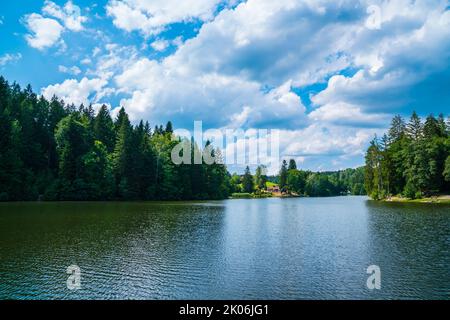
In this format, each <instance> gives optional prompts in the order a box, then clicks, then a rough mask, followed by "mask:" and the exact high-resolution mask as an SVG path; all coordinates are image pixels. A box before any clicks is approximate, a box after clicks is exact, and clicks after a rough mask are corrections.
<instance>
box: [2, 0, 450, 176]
mask: <svg viewBox="0 0 450 320" xmlns="http://www.w3.org/2000/svg"><path fill="white" fill-rule="evenodd" d="M448 8H449V2H448V1H447V0H446V1H441V0H431V1H429V0H427V1H420V0H418V1H410V0H396V1H364V0H361V1H345V0H344V1H339V2H336V1H331V0H315V1H312V0H304V1H294V0H280V1H271V0H249V1H236V0H184V1H182V2H180V1H177V0H101V1H95V2H94V1H87V0H73V1H66V0H63V1H57V0H55V1H44V0H21V1H20V5H18V4H17V3H14V2H5V3H3V4H2V8H1V11H0V39H1V41H0V74H1V75H3V76H5V77H6V78H7V79H9V80H10V81H17V82H18V83H19V84H21V85H26V84H28V83H30V84H31V85H32V86H33V88H34V90H35V91H37V92H38V93H40V94H43V95H44V96H46V97H51V96H52V95H54V94H56V95H58V96H59V97H61V98H63V99H64V100H65V101H66V102H69V103H75V104H80V103H85V104H87V103H93V104H94V106H98V105H100V104H102V103H105V104H108V105H109V106H110V107H111V110H112V112H113V113H114V112H116V110H117V107H118V106H120V105H122V106H124V107H125V108H126V109H127V112H128V113H129V114H130V116H131V118H132V119H133V120H138V119H141V118H143V119H146V120H149V121H150V122H151V123H152V124H153V125H154V124H159V123H165V122H167V121H168V120H172V121H173V122H174V125H175V126H176V127H182V128H187V129H191V128H192V127H193V122H194V120H202V121H203V124H204V127H206V128H243V129H249V128H265V129H272V128H276V129H280V130H281V154H282V155H283V156H284V157H294V158H296V159H297V162H298V163H299V166H300V167H303V168H306V169H312V170H332V169H341V168H346V167H355V166H358V165H361V164H363V161H364V160H363V154H364V150H365V149H366V147H367V144H368V142H369V141H370V139H371V138H372V137H373V136H374V134H382V133H383V132H384V131H385V130H386V127H387V126H388V125H389V121H390V118H391V117H392V116H393V115H395V114H401V115H404V116H405V117H407V116H408V115H409V114H410V113H411V112H412V111H413V110H417V111H418V112H419V114H421V115H426V114H428V113H434V114H438V113H444V114H445V115H448V110H449V107H450V11H449V9H448Z"/></svg>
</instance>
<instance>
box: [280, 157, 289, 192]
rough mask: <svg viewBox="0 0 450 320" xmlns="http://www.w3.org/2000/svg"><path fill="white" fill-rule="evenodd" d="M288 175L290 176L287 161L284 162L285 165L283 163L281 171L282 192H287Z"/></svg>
mask: <svg viewBox="0 0 450 320" xmlns="http://www.w3.org/2000/svg"><path fill="white" fill-rule="evenodd" d="M287 174H288V169H287V162H286V160H283V163H282V165H281V169H280V190H282V191H286V187H287Z"/></svg>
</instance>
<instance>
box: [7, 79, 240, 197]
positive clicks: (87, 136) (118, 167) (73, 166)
mask: <svg viewBox="0 0 450 320" xmlns="http://www.w3.org/2000/svg"><path fill="white" fill-rule="evenodd" d="M178 142H179V140H177V138H176V137H175V136H174V135H173V126H172V123H171V122H168V123H167V125H166V127H165V129H163V126H156V128H155V131H154V132H151V130H150V126H149V124H148V123H145V124H144V123H143V122H142V121H141V122H140V123H139V124H138V125H136V126H134V125H132V124H131V122H130V120H129V118H128V115H127V114H126V112H125V110H124V109H123V108H122V109H121V110H120V112H119V114H118V116H117V118H116V120H115V121H114V122H113V120H112V119H111V116H110V114H109V111H108V108H107V107H106V106H102V107H101V108H100V110H99V112H98V113H97V114H96V115H95V113H94V110H93V108H92V106H88V107H84V106H83V105H81V106H80V107H79V108H77V107H75V106H73V105H65V104H64V102H62V101H60V100H58V98H56V97H53V98H52V99H51V101H47V100H46V99H45V98H43V97H40V98H37V96H36V95H35V94H34V93H33V92H32V90H31V88H30V87H27V88H26V89H25V90H21V89H20V87H19V86H18V85H17V84H13V85H10V84H9V83H8V82H7V81H6V80H5V79H4V78H3V77H0V201H13V200H14V201H16V200H38V199H41V200H189V199H224V198H227V197H228V196H229V195H230V193H231V191H236V190H231V188H232V184H231V183H230V179H231V177H230V175H229V174H228V172H227V170H226V167H225V165H224V164H222V163H221V161H218V162H216V163H214V164H212V165H207V164H206V163H201V164H196V165H194V164H192V165H191V164H180V165H175V164H174V163H173V162H172V161H171V157H170V155H171V150H172V149H173V147H174V146H175V145H176V144H177V143H178ZM206 147H208V146H205V148H206ZM192 151H195V152H196V153H197V154H198V153H202V152H203V151H202V150H200V148H199V147H198V146H197V145H196V144H194V143H192ZM212 153H213V154H214V156H215V157H216V158H217V159H219V160H220V159H221V155H220V152H219V151H218V150H212ZM239 191H240V190H239Z"/></svg>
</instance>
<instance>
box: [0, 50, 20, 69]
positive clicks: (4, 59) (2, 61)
mask: <svg viewBox="0 0 450 320" xmlns="http://www.w3.org/2000/svg"><path fill="white" fill-rule="evenodd" d="M20 59H22V54H20V53H16V54H10V53H6V54H4V55H2V56H0V67H2V66H5V65H7V64H8V63H11V62H16V61H19V60H20Z"/></svg>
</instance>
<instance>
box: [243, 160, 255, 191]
mask: <svg viewBox="0 0 450 320" xmlns="http://www.w3.org/2000/svg"><path fill="white" fill-rule="evenodd" d="M242 188H243V191H244V192H245V193H253V191H254V185H253V177H252V174H251V172H250V168H249V167H248V166H247V168H245V174H244V177H243V179H242Z"/></svg>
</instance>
